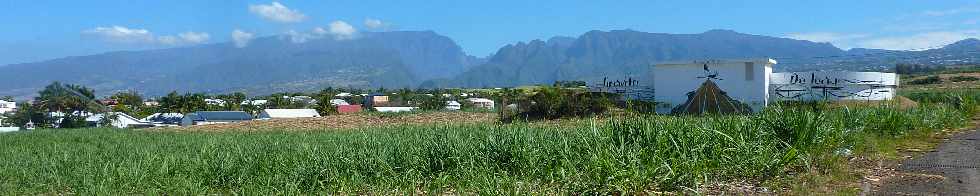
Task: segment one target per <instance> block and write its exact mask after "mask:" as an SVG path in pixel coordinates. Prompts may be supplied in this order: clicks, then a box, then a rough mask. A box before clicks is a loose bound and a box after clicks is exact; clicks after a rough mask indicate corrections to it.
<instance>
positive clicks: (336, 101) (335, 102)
mask: <svg viewBox="0 0 980 196" xmlns="http://www.w3.org/2000/svg"><path fill="white" fill-rule="evenodd" d="M330 105H335V106H336V105H350V103H347V101H345V100H343V99H331V100H330Z"/></svg>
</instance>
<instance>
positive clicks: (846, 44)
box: [785, 32, 870, 48]
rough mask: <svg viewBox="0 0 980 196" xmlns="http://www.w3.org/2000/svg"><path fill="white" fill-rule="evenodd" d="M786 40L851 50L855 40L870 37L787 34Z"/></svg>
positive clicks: (838, 34)
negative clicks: (827, 44)
mask: <svg viewBox="0 0 980 196" xmlns="http://www.w3.org/2000/svg"><path fill="white" fill-rule="evenodd" d="M785 37H787V38H791V39H798V40H807V41H812V42H825V43H831V44H834V45H835V46H838V47H842V48H851V47H852V46H853V43H854V41H855V40H859V39H863V38H867V37H870V35H868V34H846V33H834V32H808V33H789V34H786V36H785Z"/></svg>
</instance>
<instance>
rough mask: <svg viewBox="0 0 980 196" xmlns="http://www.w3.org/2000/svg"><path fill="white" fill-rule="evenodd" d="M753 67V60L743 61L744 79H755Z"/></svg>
mask: <svg viewBox="0 0 980 196" xmlns="http://www.w3.org/2000/svg"><path fill="white" fill-rule="evenodd" d="M753 68H755V63H753V62H746V63H745V81H752V80H755V71H754V69H753Z"/></svg>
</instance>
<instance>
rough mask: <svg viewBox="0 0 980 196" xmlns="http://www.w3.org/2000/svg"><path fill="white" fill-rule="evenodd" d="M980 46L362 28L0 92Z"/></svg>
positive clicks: (6, 76)
mask: <svg viewBox="0 0 980 196" xmlns="http://www.w3.org/2000/svg"><path fill="white" fill-rule="evenodd" d="M978 50H980V40H976V39H967V40H963V41H960V42H957V43H954V44H950V45H948V46H946V47H943V48H937V49H932V50H925V51H890V50H879V49H862V48H855V49H850V50H842V49H840V48H837V47H835V46H833V45H831V44H829V43H816V42H810V41H803V40H794V39H789V38H778V37H769V36H761V35H750V34H743V33H738V32H735V31H730V30H711V31H707V32H704V33H698V34H665V33H647V32H639V31H632V30H614V31H589V32H586V33H585V34H583V35H581V36H579V37H553V38H550V39H547V40H532V41H528V42H519V43H516V44H510V45H507V46H504V47H502V48H500V49H499V50H498V51H497V52H496V53H494V54H493V55H491V56H489V57H486V58H479V57H474V56H470V55H467V54H466V53H465V52H463V50H462V49H461V48H460V46H459V45H457V44H456V43H455V42H454V41H453V40H452V39H450V38H448V37H446V36H442V35H439V34H436V33H435V32H432V31H392V32H365V33H363V34H362V35H361V36H359V37H358V38H356V39H346V40H336V39H330V38H326V37H325V38H322V39H311V40H305V41H303V42H297V41H296V40H294V39H290V37H289V36H287V35H280V36H269V37H261V38H257V39H255V40H252V41H251V42H250V43H249V44H248V45H247V46H245V47H236V45H235V44H232V43H214V44H206V45H198V46H192V47H182V48H170V49H158V50H146V51H123V52H109V53H103V54H97V55H88V56H76V57H65V58H60V59H53V60H48V61H42V62H35V63H23V64H12V65H6V66H0V84H3V85H0V95H12V96H16V97H22V98H26V97H30V96H34V93H35V92H37V90H38V89H40V88H42V87H43V86H44V85H47V84H49V83H51V82H52V81H61V82H64V83H74V84H81V85H85V86H88V87H91V88H93V89H95V90H96V92H97V93H99V95H107V94H110V93H113V92H117V91H122V90H131V89H132V90H138V91H140V92H142V93H144V94H146V95H149V96H160V95H163V94H166V93H168V92H170V91H178V92H205V93H227V92H235V91H240V92H246V93H248V94H250V95H261V94H269V93H275V92H298V91H314V90H317V89H320V88H325V87H327V86H333V87H357V88H376V87H384V88H403V87H406V88H415V87H422V88H448V87H509V86H518V85H527V84H550V83H552V82H554V81H556V80H585V81H592V80H594V79H597V78H601V77H604V76H608V75H621V74H629V73H641V72H645V71H649V69H650V67H651V66H650V65H653V64H656V63H659V62H667V61H684V60H703V59H730V58H766V57H768V58H774V59H776V60H777V61H779V62H780V64H778V65H776V66H775V69H776V70H777V71H807V70H872V71H886V70H891V69H893V68H894V65H895V64H898V63H918V64H939V65H953V64H971V63H976V62H980V58H977V57H975V56H976V55H974V54H975V52H976V51H978Z"/></svg>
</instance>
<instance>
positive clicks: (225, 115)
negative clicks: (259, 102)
mask: <svg viewBox="0 0 980 196" xmlns="http://www.w3.org/2000/svg"><path fill="white" fill-rule="evenodd" d="M250 120H252V115H250V114H248V113H245V112H242V111H201V112H194V113H187V114H184V118H183V119H181V121H180V126H192V125H209V124H225V123H235V122H242V121H250Z"/></svg>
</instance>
